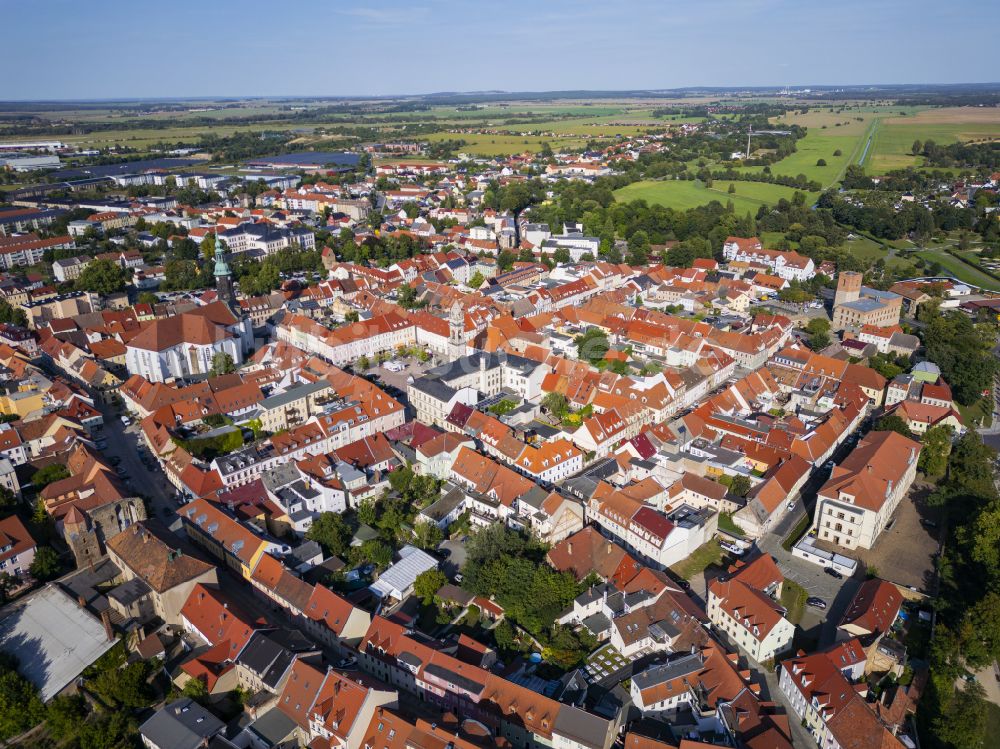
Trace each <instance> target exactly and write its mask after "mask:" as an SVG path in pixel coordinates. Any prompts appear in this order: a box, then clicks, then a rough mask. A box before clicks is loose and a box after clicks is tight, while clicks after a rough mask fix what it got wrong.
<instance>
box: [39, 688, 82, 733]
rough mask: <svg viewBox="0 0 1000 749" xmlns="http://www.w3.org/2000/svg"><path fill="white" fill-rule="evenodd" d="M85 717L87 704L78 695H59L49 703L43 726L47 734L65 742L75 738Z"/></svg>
mask: <svg viewBox="0 0 1000 749" xmlns="http://www.w3.org/2000/svg"><path fill="white" fill-rule="evenodd" d="M86 717H87V702H86V700H84V699H83V696H82V695H79V694H61V695H58V696H56V697H54V698H53V699H52V701H51V702H49V705H48V708H47V709H46V711H45V724H46V725H47V726H48V729H49V733H51V734H52V735H53V736H55V737H56V738H57V739H60V740H62V741H65V740H67V739H71V738H73V737H74V736H76V734H77V732H78V731H79V730H80V724H81V723H83V721H84V720H85V719H86Z"/></svg>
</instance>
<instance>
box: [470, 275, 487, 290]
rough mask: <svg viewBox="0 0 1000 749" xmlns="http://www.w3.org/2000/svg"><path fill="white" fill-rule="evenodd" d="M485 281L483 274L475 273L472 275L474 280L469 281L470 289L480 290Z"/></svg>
mask: <svg viewBox="0 0 1000 749" xmlns="http://www.w3.org/2000/svg"><path fill="white" fill-rule="evenodd" d="M485 281H486V279H485V278H483V274H482V273H480V272H479V271H478V270H477V271H476V272H475V273H473V274H472V278H470V279H469V288H470V289H478V288H479V287H480V286H482V285H483V283H484V282H485Z"/></svg>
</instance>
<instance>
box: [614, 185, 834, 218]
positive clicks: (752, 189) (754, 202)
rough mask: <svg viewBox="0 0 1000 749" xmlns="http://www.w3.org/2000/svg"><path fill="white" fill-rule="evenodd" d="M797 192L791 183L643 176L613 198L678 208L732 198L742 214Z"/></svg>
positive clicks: (694, 206) (809, 194)
mask: <svg viewBox="0 0 1000 749" xmlns="http://www.w3.org/2000/svg"><path fill="white" fill-rule="evenodd" d="M730 185H735V186H736V192H735V193H732V194H730V193H729V186H730ZM796 192H799V191H798V190H795V189H793V188H791V187H784V186H782V185H771V184H768V183H766V182H740V181H736V182H728V181H723V180H716V181H715V182H713V183H712V186H711V187H706V186H705V184H704V183H703V182H700V181H687V180H667V181H649V180H646V181H643V182H636V183H634V184H631V185H626V186H625V187H623V188H621V189H620V190H615V199H616V200H619V201H622V202H627V201H630V200H640V199H641V200H645V201H647V202H649V203H657V204H659V205H664V206H667V207H668V208H675V209H677V210H687V209H689V208H696V207H697V206H701V205H708V204H709V203H711V202H712V201H713V200H717V201H719V202H720V203H722V204H723V205H725V204H726V203H727V202H728V201H730V200H731V201H732V202H733V207H734V209H735V210H736V213H738V214H740V215H742V214H744V213H747V212H749V213H751V214H754V215H756V213H757V209H758V208H760V207H761V206H762V205H773V204H775V203H777V202H778V201H779V200H781V199H782V198H785V199H786V200H791V199H792V196H794V195H795V193H796ZM807 196H808V199H810V200H813V199H815V198H816V197H817V195H816V193H807Z"/></svg>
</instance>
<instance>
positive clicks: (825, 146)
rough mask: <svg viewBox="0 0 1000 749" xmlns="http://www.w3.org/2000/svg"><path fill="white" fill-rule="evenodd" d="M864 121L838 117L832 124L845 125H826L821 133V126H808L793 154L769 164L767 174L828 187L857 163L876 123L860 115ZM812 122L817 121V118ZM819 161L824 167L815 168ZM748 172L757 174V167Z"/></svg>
mask: <svg viewBox="0 0 1000 749" xmlns="http://www.w3.org/2000/svg"><path fill="white" fill-rule="evenodd" d="M806 117H808V115H799V116H798V119H805V118H806ZM864 118H865V119H864V122H857V121H856V120H853V119H851V118H846V117H844V115H838V116H837V120H836V121H837V122H842V123H843V122H846V123H847V124H846V125H841V127H836V126H827V128H826V129H825V130H824V129H822V127H819V128H817V127H815V126H813V127H810V129H809V131H808V132H807V133H806V137H805V138H802V139H801V140H799V141H798V142H797V143H796V144H795V146H796V151H795V153H793V154H790V155H789V156H786V157H785V158H783V159H781V160H780V161H778V162H776V163H774V164H772V165H771V171H772V172H773V173H774V174H782V175H786V176H789V177H797V176H798V175H800V174H804V175H805V176H806V177H807V178H809V179H814V180H816V181H817V182H819V183H820V184H821V185H823V188H824V189H826V188H828V187H832V186H833V185H834V184H836V183H837V182H839V181H840V179H841V178H842V177H843V175H844V171H845V170H846V169H847V167H848V165H850V164H856V163H857V162H858V159H859V158H860V157H861V154H862V152H863V151H864V146H865V143H866V142H867V137H868V135H867V134H868V133H869V130H870V129H872V128H873V127H874V125H875V123H876V122H877V118H875V117H872V116H871V115H864ZM814 119H818V116H817V118H814ZM776 124H781V122H776ZM837 151H840V155H839V156H836V155H835V154H836V153H837ZM820 159H823V160H824V161H825V162H826V166H817V163H818V162H819V160H820ZM748 169H750V170H752V171H755V172H756V171H760V169H761V167H748Z"/></svg>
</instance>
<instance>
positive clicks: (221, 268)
mask: <svg viewBox="0 0 1000 749" xmlns="http://www.w3.org/2000/svg"><path fill="white" fill-rule="evenodd" d="M213 237H214V247H215V249H214V252H213V254H214V255H215V277H216V278H218V277H219V276H231V275H232V271H230V270H229V264H228V263H227V262H226V258H225V255H224V254H223V253H222V246H221V244H220V242H219V235H218V233H216V234H214V235H213Z"/></svg>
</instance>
